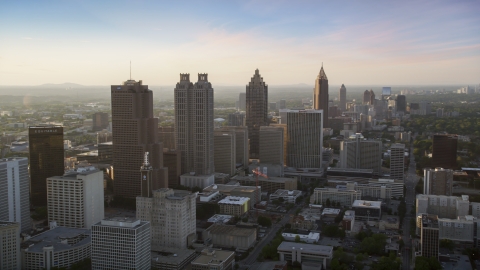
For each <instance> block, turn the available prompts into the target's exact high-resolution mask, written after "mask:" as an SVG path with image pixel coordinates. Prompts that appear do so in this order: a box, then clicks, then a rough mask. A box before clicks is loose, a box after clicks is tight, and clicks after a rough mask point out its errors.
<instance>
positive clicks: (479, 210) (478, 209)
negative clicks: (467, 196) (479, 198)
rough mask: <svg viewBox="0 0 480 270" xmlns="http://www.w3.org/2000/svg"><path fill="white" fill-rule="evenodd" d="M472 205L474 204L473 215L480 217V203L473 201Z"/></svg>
mask: <svg viewBox="0 0 480 270" xmlns="http://www.w3.org/2000/svg"><path fill="white" fill-rule="evenodd" d="M470 205H471V206H472V216H474V217H476V218H480V203H476V202H472V203H470Z"/></svg>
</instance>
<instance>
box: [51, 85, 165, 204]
mask: <svg viewBox="0 0 480 270" xmlns="http://www.w3.org/2000/svg"><path fill="white" fill-rule="evenodd" d="M111 94H112V131H113V169H114V172H115V179H114V181H113V185H114V193H115V195H120V196H124V197H129V198H135V197H136V196H137V195H139V194H140V182H139V181H138V168H140V166H141V165H142V161H143V153H145V152H149V153H150V160H151V163H152V167H153V172H152V177H153V179H154V180H153V183H152V184H153V187H154V188H162V187H167V186H168V172H167V168H165V167H163V146H162V143H161V142H159V141H158V119H157V118H154V117H153V92H152V90H149V89H148V85H143V84H142V81H141V80H140V81H138V82H137V81H134V80H128V81H126V82H124V83H123V85H112V86H111ZM59 175H61V174H59Z"/></svg>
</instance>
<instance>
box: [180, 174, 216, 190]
mask: <svg viewBox="0 0 480 270" xmlns="http://www.w3.org/2000/svg"><path fill="white" fill-rule="evenodd" d="M214 183H215V175H214V174H209V175H195V174H194V173H186V174H182V175H180V185H182V186H186V187H190V188H194V187H199V188H206V187H208V186H210V185H213V184H214Z"/></svg>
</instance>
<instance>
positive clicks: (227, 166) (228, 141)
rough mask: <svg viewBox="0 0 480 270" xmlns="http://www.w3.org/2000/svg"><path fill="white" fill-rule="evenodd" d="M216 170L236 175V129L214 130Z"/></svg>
mask: <svg viewBox="0 0 480 270" xmlns="http://www.w3.org/2000/svg"><path fill="white" fill-rule="evenodd" d="M214 142H215V143H214V149H215V155H214V156H215V172H219V173H226V174H228V175H234V174H235V169H236V166H235V164H236V158H237V156H236V144H235V142H236V138H235V131H234V130H229V131H217V130H215V132H214Z"/></svg>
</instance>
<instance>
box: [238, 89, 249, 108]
mask: <svg viewBox="0 0 480 270" xmlns="http://www.w3.org/2000/svg"><path fill="white" fill-rule="evenodd" d="M246 107H247V94H246V93H240V94H238V109H239V110H240V111H245V109H246Z"/></svg>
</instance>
